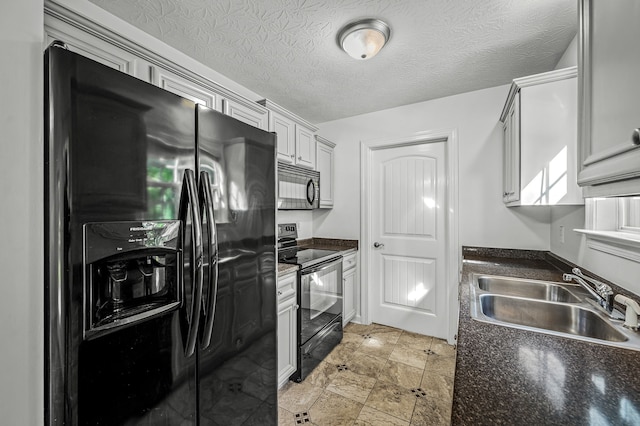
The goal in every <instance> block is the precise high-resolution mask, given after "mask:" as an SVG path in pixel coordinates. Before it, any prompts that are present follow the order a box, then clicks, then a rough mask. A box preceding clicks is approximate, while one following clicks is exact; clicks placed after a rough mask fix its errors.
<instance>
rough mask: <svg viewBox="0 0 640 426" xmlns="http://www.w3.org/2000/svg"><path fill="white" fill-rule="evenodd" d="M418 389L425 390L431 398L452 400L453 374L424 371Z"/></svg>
mask: <svg viewBox="0 0 640 426" xmlns="http://www.w3.org/2000/svg"><path fill="white" fill-rule="evenodd" d="M420 388H422V389H425V391H426V392H427V394H428V395H430V397H432V398H440V397H441V398H448V399H451V400H452V399H453V372H452V373H451V374H449V373H448V372H445V374H438V373H433V372H430V371H425V372H424V375H423V376H422V381H421V382H420Z"/></svg>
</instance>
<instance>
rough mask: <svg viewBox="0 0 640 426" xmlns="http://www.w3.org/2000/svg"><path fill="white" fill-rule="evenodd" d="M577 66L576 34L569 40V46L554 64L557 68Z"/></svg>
mask: <svg viewBox="0 0 640 426" xmlns="http://www.w3.org/2000/svg"><path fill="white" fill-rule="evenodd" d="M575 66H578V35H577V34H576V36H575V37H574V38H573V40H571V42H570V43H569V46H567V49H566V50H565V51H564V53H563V54H562V57H561V58H560V60H559V61H558V63H557V64H556V68H555V69H557V70H559V69H562V68H568V67H575Z"/></svg>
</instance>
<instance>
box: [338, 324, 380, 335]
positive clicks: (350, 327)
mask: <svg viewBox="0 0 640 426" xmlns="http://www.w3.org/2000/svg"><path fill="white" fill-rule="evenodd" d="M373 327H375V324H370V325H364V324H356V323H354V322H350V323H349V324H347V325H346V327H345V328H344V332H345V333H355V334H360V335H362V334H367V333H370V332H371V330H373Z"/></svg>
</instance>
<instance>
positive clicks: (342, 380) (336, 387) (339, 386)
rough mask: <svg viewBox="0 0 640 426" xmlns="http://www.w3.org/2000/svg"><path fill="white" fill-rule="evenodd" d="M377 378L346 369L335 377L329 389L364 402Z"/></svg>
mask: <svg viewBox="0 0 640 426" xmlns="http://www.w3.org/2000/svg"><path fill="white" fill-rule="evenodd" d="M375 383H376V379H374V378H371V377H367V376H361V375H359V374H356V373H354V372H352V371H349V370H345V371H342V372H340V373H339V374H337V375H335V376H334V377H333V380H331V383H329V385H328V386H327V390H329V391H331V392H334V393H337V394H338V395H342V396H344V397H345V398H349V399H352V400H354V401H356V402H359V403H361V404H364V402H365V401H366V400H367V397H368V396H369V393H370V392H371V389H373V385H374V384H375Z"/></svg>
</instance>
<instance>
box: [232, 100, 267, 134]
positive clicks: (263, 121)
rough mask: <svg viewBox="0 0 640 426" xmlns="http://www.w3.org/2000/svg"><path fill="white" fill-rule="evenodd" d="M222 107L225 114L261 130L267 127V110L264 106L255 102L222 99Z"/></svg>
mask: <svg viewBox="0 0 640 426" xmlns="http://www.w3.org/2000/svg"><path fill="white" fill-rule="evenodd" d="M222 109H223V112H224V113H225V114H226V115H229V116H231V117H233V118H235V119H237V120H240V121H242V122H243V123H247V124H250V125H252V126H254V127H257V128H258V129H262V130H268V128H269V120H268V119H269V112H268V111H267V109H266V108H265V107H263V106H262V105H258V104H257V103H255V102H250V101H247V102H241V101H238V100H233V99H223V100H222Z"/></svg>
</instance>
